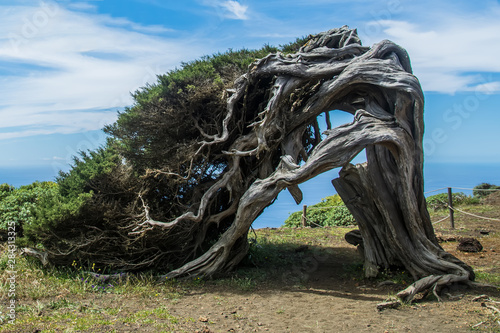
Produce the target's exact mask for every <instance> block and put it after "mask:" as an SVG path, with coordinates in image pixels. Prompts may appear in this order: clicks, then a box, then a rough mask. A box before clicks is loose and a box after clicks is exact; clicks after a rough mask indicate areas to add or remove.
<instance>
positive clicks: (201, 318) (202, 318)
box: [198, 316, 208, 323]
mask: <svg viewBox="0 0 500 333" xmlns="http://www.w3.org/2000/svg"><path fill="white" fill-rule="evenodd" d="M198 320H199V321H201V322H202V323H206V322H208V318H207V317H203V316H200V318H198Z"/></svg>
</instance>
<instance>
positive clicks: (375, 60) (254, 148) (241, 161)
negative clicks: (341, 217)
mask: <svg viewBox="0 0 500 333" xmlns="http://www.w3.org/2000/svg"><path fill="white" fill-rule="evenodd" d="M254 58H257V59H254ZM133 96H134V99H135V104H134V105H133V106H132V107H130V108H128V109H126V110H125V111H124V112H122V113H121V114H120V115H119V118H118V120H117V122H116V123H115V124H113V125H111V126H108V127H106V129H105V130H106V131H107V132H108V133H109V134H110V135H111V136H112V138H113V140H111V141H110V143H109V147H108V148H107V149H104V150H103V151H101V152H95V153H94V157H92V156H84V159H85V158H86V159H87V161H86V162H85V163H81V164H80V166H78V165H77V166H76V168H74V169H73V170H72V171H71V172H70V173H69V174H67V175H63V177H62V179H61V183H62V184H63V185H64V184H70V185H71V184H77V185H78V184H80V185H78V186H80V187H78V186H77V185H75V186H77V188H80V189H81V190H83V192H86V193H89V191H90V190H92V198H91V199H90V200H88V201H86V203H85V204H84V205H83V206H82V207H81V209H80V210H79V211H78V212H77V213H74V212H73V213H71V214H66V215H64V217H63V218H62V219H61V218H59V220H57V221H56V222H54V223H53V224H57V225H58V231H57V232H58V233H59V238H58V239H59V241H58V240H55V239H54V238H53V237H52V238H51V237H50V236H47V238H46V239H47V240H50V241H47V242H46V247H47V249H48V251H49V253H50V255H51V256H52V259H53V260H60V259H61V258H63V260H64V258H66V259H67V258H70V257H80V258H81V257H84V258H87V259H88V260H91V261H92V262H97V263H99V264H103V265H104V264H106V265H111V266H112V267H115V268H122V269H133V268H144V267H151V266H154V267H156V268H160V269H163V270H166V271H168V273H167V276H169V277H179V276H190V275H208V276H211V275H214V274H216V273H220V272H225V271H227V270H230V269H231V268H233V267H234V266H235V265H237V264H238V263H239V262H240V261H241V260H242V258H243V257H244V256H245V255H246V253H247V250H248V241H247V233H248V230H249V228H250V227H251V224H252V222H253V221H254V220H255V219H256V218H257V216H258V215H259V214H260V213H261V212H262V211H263V210H264V208H265V207H267V206H268V205H270V204H271V203H272V202H273V201H274V200H275V198H276V196H277V195H278V193H279V192H280V191H281V190H283V189H288V190H289V191H290V193H291V194H292V196H293V197H294V199H295V200H296V202H297V203H299V202H300V201H301V200H302V192H301V191H300V189H299V185H300V184H301V183H302V182H304V181H306V180H308V179H311V178H313V177H315V176H317V175H318V174H320V173H322V172H325V171H327V170H330V169H332V168H336V167H343V171H342V172H341V174H340V178H339V179H336V180H334V182H333V183H334V185H335V187H336V189H337V191H338V193H339V194H340V196H341V197H342V199H343V200H344V202H345V203H346V205H347V207H348V208H349V210H350V211H351V212H352V214H353V215H354V217H355V219H356V220H357V221H358V223H359V225H360V230H361V235H362V238H363V240H364V249H365V250H364V251H365V275H366V276H375V275H376V274H377V273H378V271H379V270H380V269H381V268H388V267H391V266H393V265H399V266H405V267H406V268H407V269H408V271H409V272H410V273H411V274H412V275H413V276H414V277H415V279H419V278H424V277H426V276H428V275H433V276H434V278H433V279H428V280H426V281H427V282H425V283H427V284H428V283H431V284H434V285H436V284H439V283H448V282H450V281H451V280H453V281H468V280H469V279H473V278H474V275H473V272H472V270H471V268H470V267H468V266H467V265H465V264H463V263H462V262H460V261H459V260H458V259H456V258H455V257H452V256H451V255H449V254H447V253H446V252H444V251H443V249H442V248H441V247H440V246H439V245H438V243H437V240H436V237H435V235H434V231H433V228H432V225H431V223H430V219H429V215H428V212H427V209H426V204H425V198H424V196H423V173H422V166H423V151H422V137H423V130H424V124H423V104H424V99H423V94H422V90H421V87H420V84H419V82H418V80H417V78H416V77H415V76H414V75H413V74H412V69H411V65H410V60H409V57H408V54H407V53H406V51H405V50H404V49H403V48H401V47H400V46H398V45H396V44H394V43H392V42H390V41H387V40H385V41H382V42H380V43H377V44H375V45H373V46H372V47H367V46H363V45H362V44H361V41H360V39H359V38H358V36H357V33H356V30H352V29H349V28H348V27H345V26H344V27H342V28H339V29H332V30H330V31H326V32H323V33H320V34H317V35H313V36H309V37H308V38H305V39H303V40H297V41H296V42H295V43H293V44H290V45H287V46H283V47H281V48H272V47H269V46H267V47H265V48H263V49H262V50H259V51H248V50H243V51H238V52H234V51H230V52H227V53H224V54H219V55H214V56H211V57H205V58H203V59H201V60H199V61H195V62H191V63H187V64H184V65H183V66H182V68H181V69H179V70H174V71H171V72H169V73H167V74H165V75H161V76H159V77H158V82H157V83H156V84H153V85H150V86H147V87H145V88H143V89H141V90H139V91H137V92H135V93H134V95H133ZM333 110H341V111H344V112H347V113H350V114H352V115H353V122H352V123H350V124H345V125H342V126H339V127H336V128H332V126H331V122H330V112H331V111H333ZM322 115H324V118H322V119H324V121H325V122H326V128H327V130H326V131H325V132H324V133H323V134H322V133H321V132H320V126H319V123H318V121H319V119H320V118H321V117H320V116H322ZM363 149H366V154H367V163H364V164H360V165H357V166H352V165H350V161H351V160H352V159H353V158H354V157H355V156H356V155H357V154H358V153H360V152H361V151H362V150H363ZM116 156H120V157H122V158H118V162H116V164H114V166H113V164H111V165H112V167H110V168H105V169H102V170H101V171H100V172H98V171H95V170H96V168H92V170H93V171H92V172H90V173H89V172H88V170H87V173H86V174H90V175H91V177H89V176H88V177H87V180H86V181H84V182H83V183H82V182H80V181H78V179H80V180H81V179H84V180H85V177H82V174H85V172H83V171H84V170H86V169H88V168H89V165H93V163H94V164H96V163H95V161H96V160H97V159H101V160H103V161H109V160H113V159H116ZM108 164H109V163H108ZM108 164H106V165H108ZM96 165H100V163H97V164H96ZM79 168H80V171H79ZM72 179H73V180H72ZM68 186H69V185H68ZM68 186H66V188H67V187H68ZM63 187H64V186H63ZM77 192H78V191H77ZM77 197H78V198H80V200H82V199H81V198H82V197H81V195H78V196H77ZM82 212H83V213H82ZM85 212H88V213H90V212H91V213H92V214H91V215H90V216H91V217H90V218H89V217H88V216H86V215H84V213H85ZM82 221H84V222H85V224H83V225H82V224H81V222H82ZM64 233H66V234H64ZM47 235H48V234H47ZM61 239H63V241H61ZM61 248H63V249H64V250H61ZM56 249H57V251H56ZM61 253H62V254H61ZM71 259H73V258H71ZM450 279H451V280H450ZM425 283H423V284H420V285H419V286H417V287H418V288H416V289H419V288H427V287H428V285H427V284H425ZM413 291H414V290H413ZM413 291H412V292H413ZM410 294H411V293H410ZM410 297H411V295H410Z"/></svg>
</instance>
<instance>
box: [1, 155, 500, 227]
mask: <svg viewBox="0 0 500 333" xmlns="http://www.w3.org/2000/svg"><path fill="white" fill-rule="evenodd" d="M68 169H69V167H68ZM57 175H58V170H57V169H55V168H53V167H52V166H51V165H42V166H22V167H0V184H2V183H8V184H10V185H13V186H15V187H19V186H21V185H28V184H31V183H33V182H34V181H37V180H38V181H54V180H55V178H56V177H57ZM337 175H338V169H335V170H332V171H329V172H327V173H324V174H321V175H319V176H317V177H316V178H314V179H312V180H310V181H308V182H306V183H304V184H301V185H300V188H301V189H302V192H303V194H304V201H303V202H302V203H301V205H302V204H306V205H312V204H315V203H318V202H319V201H321V199H322V198H324V197H327V196H330V195H333V194H335V193H336V192H335V189H334V188H333V186H332V185H331V180H332V179H333V178H336V177H337ZM480 183H491V184H496V185H500V163H425V165H424V186H425V192H427V191H434V190H436V189H439V188H445V187H460V188H473V187H474V186H476V185H478V184H480ZM444 191H445V190H443V191H440V192H444ZM454 191H456V192H464V193H466V194H471V193H472V191H466V190H454ZM435 193H439V192H433V193H432V194H435ZM432 194H429V195H432ZM301 205H296V204H295V202H294V200H293V198H292V197H291V195H290V194H289V193H288V192H287V191H282V192H281V193H280V195H279V196H278V199H277V200H276V201H275V202H274V204H272V205H271V206H270V207H268V208H267V209H266V210H265V211H264V213H263V214H261V216H259V217H258V218H257V220H256V221H255V222H254V225H253V226H254V228H256V229H257V228H264V227H279V226H281V225H282V224H283V221H285V219H286V218H287V217H288V215H289V214H291V213H293V212H295V211H298V210H300V209H301V207H302V206H301Z"/></svg>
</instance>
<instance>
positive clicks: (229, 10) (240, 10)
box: [201, 0, 249, 20]
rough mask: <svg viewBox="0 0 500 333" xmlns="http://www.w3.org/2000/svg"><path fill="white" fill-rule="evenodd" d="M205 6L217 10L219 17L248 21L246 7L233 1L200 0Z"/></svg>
mask: <svg viewBox="0 0 500 333" xmlns="http://www.w3.org/2000/svg"><path fill="white" fill-rule="evenodd" d="M201 3H202V4H203V5H205V6H209V7H213V8H215V9H217V10H218V11H220V12H219V15H220V16H222V17H224V18H228V19H233V20H248V18H249V17H248V15H247V12H248V6H245V5H242V4H241V3H239V2H238V1H234V0H201Z"/></svg>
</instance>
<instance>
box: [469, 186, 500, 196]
mask: <svg viewBox="0 0 500 333" xmlns="http://www.w3.org/2000/svg"><path fill="white" fill-rule="evenodd" d="M481 190H500V186H497V185H492V184H488V183H482V184H479V185H477V186H474V190H473V191H472V194H473V195H474V197H476V198H484V197H487V196H488V195H490V194H491V193H493V192H495V191H481Z"/></svg>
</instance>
